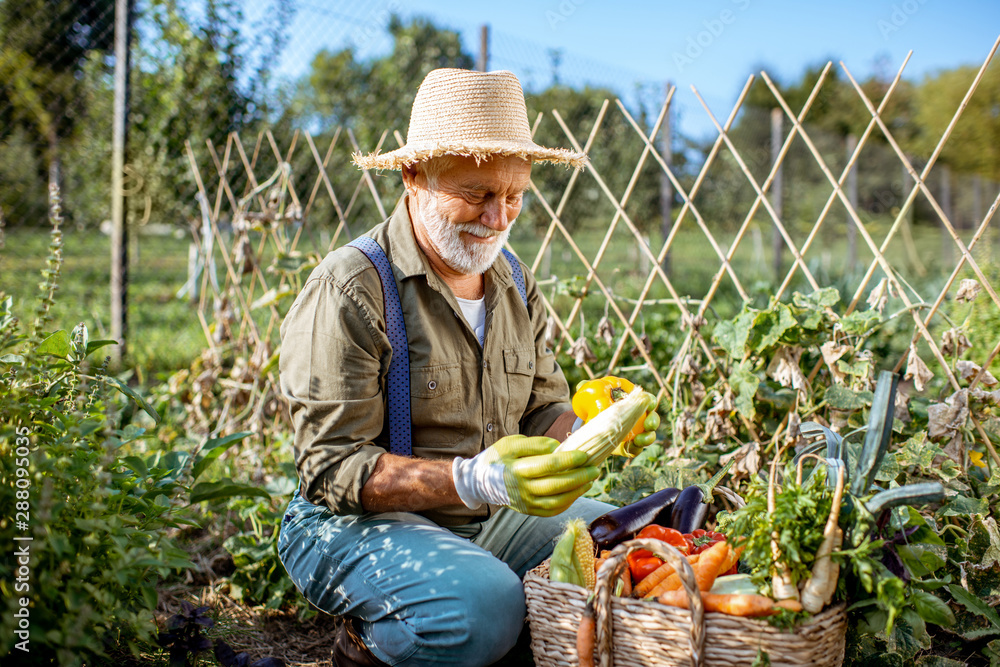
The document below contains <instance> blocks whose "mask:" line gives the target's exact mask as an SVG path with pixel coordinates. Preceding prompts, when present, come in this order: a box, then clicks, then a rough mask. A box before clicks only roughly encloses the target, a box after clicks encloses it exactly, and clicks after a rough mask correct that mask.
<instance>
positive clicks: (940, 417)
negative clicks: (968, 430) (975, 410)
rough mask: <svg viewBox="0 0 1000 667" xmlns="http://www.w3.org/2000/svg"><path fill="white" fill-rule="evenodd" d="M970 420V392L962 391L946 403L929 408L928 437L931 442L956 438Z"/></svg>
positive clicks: (935, 404) (953, 395) (957, 392)
mask: <svg viewBox="0 0 1000 667" xmlns="http://www.w3.org/2000/svg"><path fill="white" fill-rule="evenodd" d="M968 418H969V390H968V389H960V390H959V391H956V392H955V393H954V394H952V395H951V396H949V397H948V398H947V399H946V400H945V402H944V403H934V404H932V405H929V406H928V407H927V435H928V436H929V437H930V439H931V440H942V439H944V438H954V437H955V436H956V435H958V432H959V429H961V428H962V427H963V426H965V422H966V420H967V419H968Z"/></svg>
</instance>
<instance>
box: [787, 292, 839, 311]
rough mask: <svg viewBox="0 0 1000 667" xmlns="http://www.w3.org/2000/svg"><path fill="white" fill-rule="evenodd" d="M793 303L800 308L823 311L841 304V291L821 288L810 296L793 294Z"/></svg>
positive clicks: (799, 293) (798, 293)
mask: <svg viewBox="0 0 1000 667" xmlns="http://www.w3.org/2000/svg"><path fill="white" fill-rule="evenodd" d="M792 303H794V304H795V305H796V306H798V307H799V308H807V309H810V310H812V309H815V310H822V309H824V308H829V307H830V306H836V305H837V304H838V303H840V290H838V289H837V288H836V287H821V288H820V289H818V290H814V291H813V292H811V293H809V294H802V293H801V292H793V293H792Z"/></svg>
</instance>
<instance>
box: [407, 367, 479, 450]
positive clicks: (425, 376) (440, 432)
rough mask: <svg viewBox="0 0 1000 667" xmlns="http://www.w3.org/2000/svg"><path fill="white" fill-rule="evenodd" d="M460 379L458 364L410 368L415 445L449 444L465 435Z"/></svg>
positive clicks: (411, 408)
mask: <svg viewBox="0 0 1000 667" xmlns="http://www.w3.org/2000/svg"><path fill="white" fill-rule="evenodd" d="M461 378H462V374H461V368H460V365H459V364H442V365H437V366H425V367H423V368H410V419H411V422H412V424H413V443H414V445H418V444H420V443H424V444H426V445H427V446H431V447H433V446H435V445H438V444H445V445H451V444H454V443H456V442H458V441H459V440H461V439H462V438H464V437H465V430H466V429H465V426H464V424H463V423H462V418H463V408H462V392H461Z"/></svg>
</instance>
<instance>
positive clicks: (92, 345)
mask: <svg viewBox="0 0 1000 667" xmlns="http://www.w3.org/2000/svg"><path fill="white" fill-rule="evenodd" d="M117 344H118V341H116V340H92V341H90V342H89V343H87V355H86V356H90V354H91V353H92V352H96V351H97V350H100V349H101V348H102V347H107V346H108V345H117Z"/></svg>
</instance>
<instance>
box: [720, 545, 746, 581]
mask: <svg viewBox="0 0 1000 667" xmlns="http://www.w3.org/2000/svg"><path fill="white" fill-rule="evenodd" d="M742 553H743V547H742V546H740V547H737V548H736V549H730V550H729V554H728V555H727V556H726V560H725V562H723V564H722V565H720V566H719V571H718V572H717V573H716V574H715V576H716V578H718V577H721V576H722V575H724V574H725V573H726V572H729V570H731V569H733V565H736V563H737V562H738V561H739V559H740V554H742Z"/></svg>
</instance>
